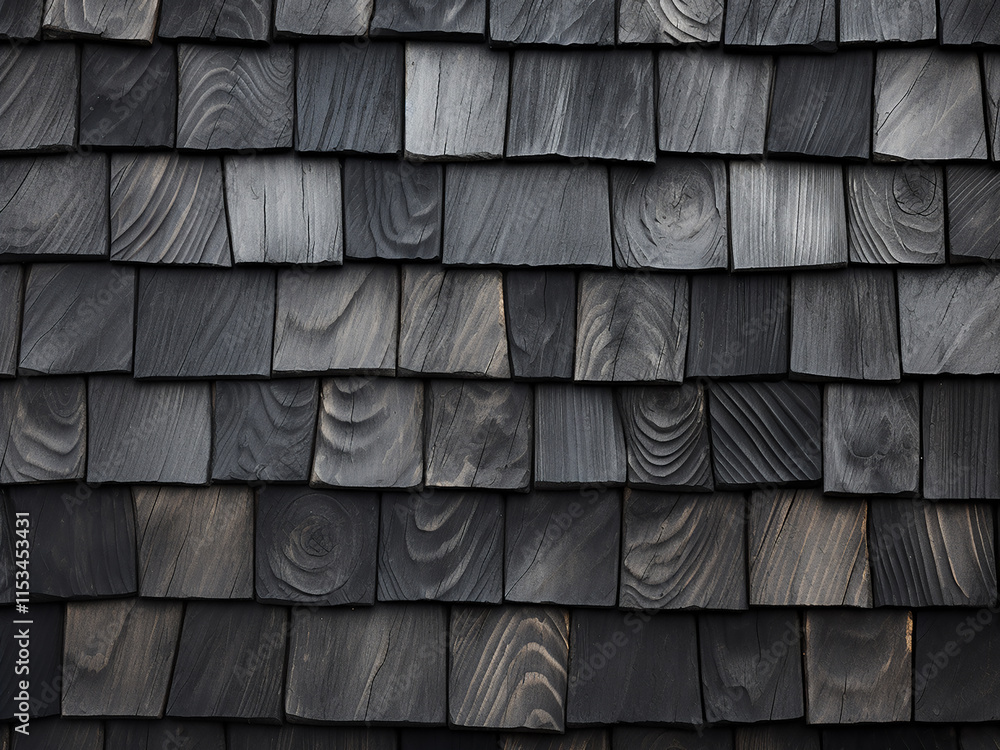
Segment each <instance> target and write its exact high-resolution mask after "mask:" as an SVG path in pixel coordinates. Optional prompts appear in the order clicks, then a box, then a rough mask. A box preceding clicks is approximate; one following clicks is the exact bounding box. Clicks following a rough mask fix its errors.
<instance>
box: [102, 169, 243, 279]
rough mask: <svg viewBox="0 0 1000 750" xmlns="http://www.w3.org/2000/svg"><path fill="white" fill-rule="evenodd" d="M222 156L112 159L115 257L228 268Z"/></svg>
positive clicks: (112, 237) (148, 261)
mask: <svg viewBox="0 0 1000 750" xmlns="http://www.w3.org/2000/svg"><path fill="white" fill-rule="evenodd" d="M222 193H223V190H222V162H221V160H220V159H219V157H218V156H192V155H186V154H178V153H176V152H175V153H164V154H125V153H115V154H112V156H111V259H112V260H117V261H131V262H136V263H181V264H193V265H203V266H229V265H231V264H232V259H231V253H230V249H229V247H230V246H229V232H228V228H227V224H226V207H225V204H224V200H223V195H222Z"/></svg>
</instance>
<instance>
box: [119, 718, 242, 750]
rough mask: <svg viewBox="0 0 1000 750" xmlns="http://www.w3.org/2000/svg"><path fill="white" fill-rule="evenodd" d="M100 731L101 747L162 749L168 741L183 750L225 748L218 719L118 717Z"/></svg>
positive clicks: (224, 734) (224, 732) (124, 749)
mask: <svg viewBox="0 0 1000 750" xmlns="http://www.w3.org/2000/svg"><path fill="white" fill-rule="evenodd" d="M255 728H256V727H255ZM104 731H105V737H106V739H105V745H104V748H105V750H165V748H164V747H163V745H164V744H165V743H171V742H173V743H177V745H178V747H179V748H183V750H226V728H225V725H224V724H223V723H222V722H208V721H177V720H175V719H160V720H158V721H149V720H146V721H139V720H135V721H128V720H125V719H119V720H118V721H109V722H108V723H107V724H105V725H104ZM167 747H170V744H167Z"/></svg>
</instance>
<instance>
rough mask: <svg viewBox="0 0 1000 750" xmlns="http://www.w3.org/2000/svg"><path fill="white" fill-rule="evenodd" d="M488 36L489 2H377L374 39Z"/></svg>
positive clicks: (389, 0) (422, 0)
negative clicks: (487, 3) (487, 11)
mask: <svg viewBox="0 0 1000 750" xmlns="http://www.w3.org/2000/svg"><path fill="white" fill-rule="evenodd" d="M485 33H486V0H447V1H446V2H436V3H428V2H425V1H424V0H377V2H376V3H375V13H374V15H373V16H372V22H371V34H372V36H407V37H411V38H414V37H421V38H425V37H426V38H431V37H434V38H438V37H440V38H451V39H454V38H463V39H470V40H475V41H482V40H483V38H484V36H485ZM404 750H405V743H404Z"/></svg>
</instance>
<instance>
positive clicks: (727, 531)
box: [618, 490, 747, 610]
mask: <svg viewBox="0 0 1000 750" xmlns="http://www.w3.org/2000/svg"><path fill="white" fill-rule="evenodd" d="M745 527H746V499H745V498H744V497H743V495H739V494H736V493H725V492H719V493H715V494H711V495H692V494H673V493H661V492H642V491H638V490H629V491H628V492H627V493H626V496H625V511H624V520H623V529H624V532H623V533H624V539H623V542H622V556H621V579H620V593H619V596H618V606H619V607H622V608H627V609H642V610H655V609H746V607H747V594H746V589H747V586H746V580H747V577H746V538H745V533H744V532H745Z"/></svg>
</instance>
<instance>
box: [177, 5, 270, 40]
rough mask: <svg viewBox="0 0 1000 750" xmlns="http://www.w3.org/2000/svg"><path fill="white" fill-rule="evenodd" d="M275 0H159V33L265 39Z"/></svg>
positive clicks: (193, 37)
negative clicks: (204, 0) (205, 0)
mask: <svg viewBox="0 0 1000 750" xmlns="http://www.w3.org/2000/svg"><path fill="white" fill-rule="evenodd" d="M272 2H273V0H209V2H203V1H201V0H160V5H161V7H160V26H159V29H158V30H157V34H158V35H159V36H160V37H165V38H167V39H206V40H210V41H214V40H216V39H229V40H234V41H245V42H266V41H267V40H268V36H269V35H270V27H271V5H272Z"/></svg>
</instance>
